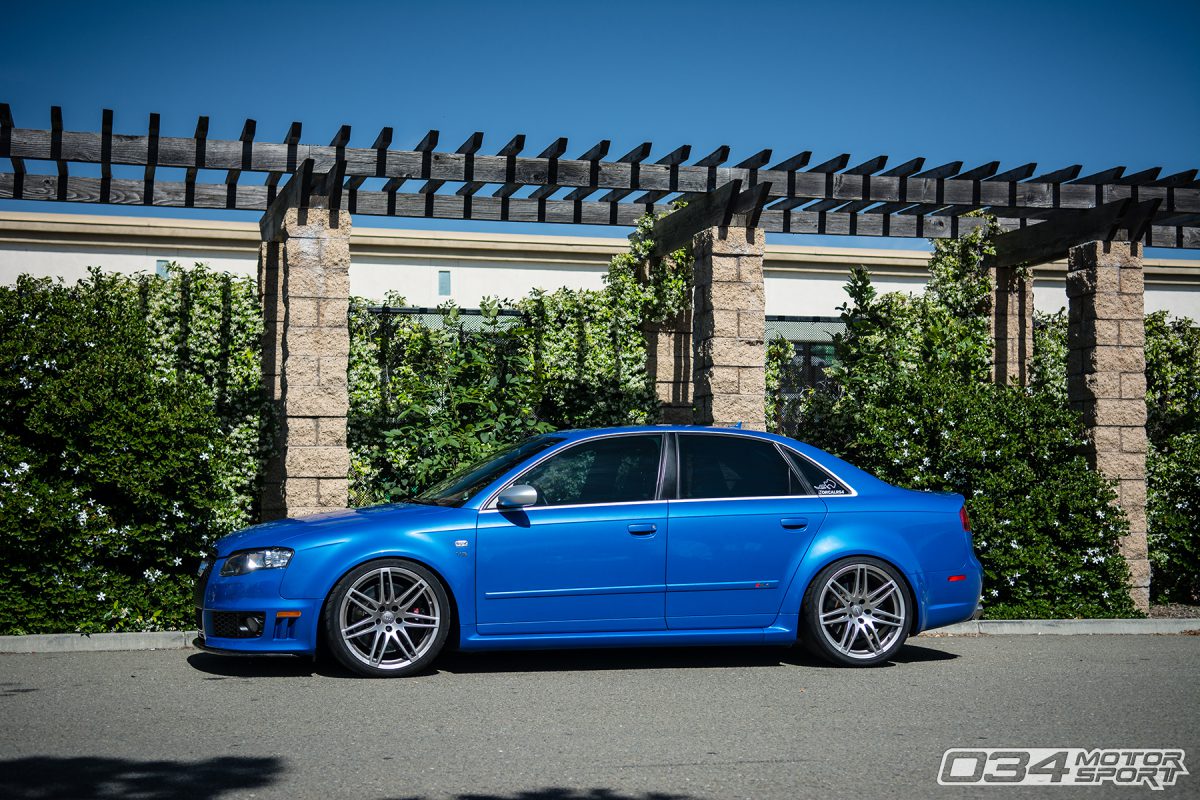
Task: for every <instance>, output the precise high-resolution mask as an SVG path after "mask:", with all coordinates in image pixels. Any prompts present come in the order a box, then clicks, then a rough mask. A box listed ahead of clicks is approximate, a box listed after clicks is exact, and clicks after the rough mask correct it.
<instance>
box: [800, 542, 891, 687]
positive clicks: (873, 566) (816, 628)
mask: <svg viewBox="0 0 1200 800" xmlns="http://www.w3.org/2000/svg"><path fill="white" fill-rule="evenodd" d="M912 613H913V609H912V604H911V602H910V601H909V596H908V591H907V583H906V582H905V580H904V577H903V576H902V575H901V574H900V572H899V571H898V570H897V569H896V568H895V567H893V566H892V565H891V564H888V563H887V562H885V561H880V560H879V559H877V558H871V557H869V556H855V557H852V558H845V559H842V560H840V561H835V562H834V563H832V564H830V565H829V566H827V567H825V569H823V570H821V571H820V572H819V573H817V576H816V577H815V578H814V579H813V581H812V583H811V584H809V587H808V591H807V592H805V594H804V604H803V605H802V606H801V608H800V624H801V628H802V630H803V632H804V641H805V644H806V645H807V646H808V649H809V650H810V651H812V652H813V653H814V654H815V655H817V656H820V657H821V658H823V659H825V660H826V661H832V662H833V663H835V664H840V665H843V666H854V667H863V666H870V665H872V664H879V663H881V662H884V661H887V660H888V659H890V658H891V657H892V656H894V655H895V654H896V652H897V651H898V650H899V649H900V647H901V646H902V645H903V644H904V640H905V639H906V638H907V637H908V631H909V628H910V627H911V626H912V616H911V615H912Z"/></svg>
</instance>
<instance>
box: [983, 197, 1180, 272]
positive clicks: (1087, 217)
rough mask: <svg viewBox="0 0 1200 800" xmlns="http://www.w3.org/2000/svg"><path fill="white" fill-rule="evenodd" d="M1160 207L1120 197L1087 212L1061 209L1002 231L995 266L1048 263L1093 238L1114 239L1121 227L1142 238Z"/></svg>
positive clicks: (1154, 202)
mask: <svg viewBox="0 0 1200 800" xmlns="http://www.w3.org/2000/svg"><path fill="white" fill-rule="evenodd" d="M1157 208H1158V201H1156V200H1150V201H1147V202H1145V203H1134V202H1133V201H1132V200H1119V201H1116V202H1113V203H1107V204H1105V205H1103V206H1101V207H1100V208H1093V209H1088V210H1086V211H1078V210H1066V211H1059V212H1057V213H1056V214H1055V215H1054V216H1053V217H1050V218H1049V219H1047V220H1046V221H1045V222H1040V223H1038V224H1036V225H1030V226H1028V227H1025V228H1020V229H1019V230H1015V231H1011V232H1009V233H1005V234H1001V235H1000V236H997V237H996V240H995V248H996V253H995V255H993V256H991V257H990V258H989V261H990V263H991V264H992V265H994V266H995V267H998V268H1000V267H1011V266H1014V265H1016V264H1031V265H1037V264H1046V263H1048V262H1050V261H1054V260H1056V259H1059V258H1062V257H1064V256H1065V255H1067V252H1068V251H1069V250H1070V249H1071V248H1072V247H1074V246H1076V245H1079V244H1083V243H1084V242H1092V241H1111V240H1112V239H1113V237H1114V236H1115V235H1116V232H1117V230H1118V229H1119V228H1122V227H1124V228H1126V229H1128V230H1129V231H1130V234H1131V235H1134V236H1136V237H1137V238H1141V235H1143V234H1144V233H1145V226H1146V224H1148V222H1149V219H1150V217H1151V216H1152V215H1153V214H1154V212H1155V211H1156V210H1157Z"/></svg>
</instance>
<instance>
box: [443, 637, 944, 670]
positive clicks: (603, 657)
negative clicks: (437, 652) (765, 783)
mask: <svg viewBox="0 0 1200 800" xmlns="http://www.w3.org/2000/svg"><path fill="white" fill-rule="evenodd" d="M955 658H958V656H957V655H955V654H954V653H947V652H944V651H942V650H934V649H931V648H928V647H920V646H917V645H910V644H906V645H904V646H903V647H902V648H900V652H899V653H897V654H896V657H895V658H894V659H892V660H891V661H888V662H886V663H884V664H881V665H879V666H880V667H890V666H894V665H896V664H915V663H922V662H928V661H947V660H951V659H955ZM436 666H437V668H438V669H440V670H443V671H445V672H453V673H456V674H461V673H487V672H573V671H587V670H623V669H722V668H745V667H781V666H795V667H806V668H812V669H843V667H838V666H835V665H832V664H830V663H828V662H827V661H823V660H821V659H819V658H817V657H816V656H813V655H811V654H810V653H809V652H808V651H807V650H805V649H804V648H802V647H743V648H739V647H661V648H659V647H654V648H617V649H608V648H605V649H593V650H524V651H521V650H514V651H506V652H502V653H462V652H456V653H447V654H446V655H444V656H442V657H441V658H440V659H438V662H437V664H436Z"/></svg>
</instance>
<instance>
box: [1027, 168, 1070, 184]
mask: <svg viewBox="0 0 1200 800" xmlns="http://www.w3.org/2000/svg"><path fill="white" fill-rule="evenodd" d="M1081 170H1083V165H1082V164H1072V165H1071V166H1069V167H1063V168H1062V169H1056V170H1054V171H1053V172H1047V173H1046V174H1044V175H1039V176H1037V177H1036V178H1034V179H1033V180H1032V181H1030V183H1067V182H1068V181H1073V180H1075V178H1077V177H1079V173H1080V171H1081Z"/></svg>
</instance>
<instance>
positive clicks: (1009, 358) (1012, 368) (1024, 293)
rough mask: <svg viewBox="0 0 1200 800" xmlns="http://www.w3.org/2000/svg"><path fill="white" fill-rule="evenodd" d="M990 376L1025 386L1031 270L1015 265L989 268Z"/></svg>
mask: <svg viewBox="0 0 1200 800" xmlns="http://www.w3.org/2000/svg"><path fill="white" fill-rule="evenodd" d="M989 271H990V273H991V274H990V275H989V277H990V278H991V279H992V286H993V289H992V308H991V314H990V315H989V316H988V323H989V327H990V328H991V332H992V356H993V357H992V380H993V381H995V382H996V383H999V384H1001V385H1005V386H1027V385H1028V384H1029V368H1030V366H1031V364H1032V363H1033V272H1032V270H1031V269H1029V268H1026V269H1025V270H1024V273H1025V274H1024V275H1022V274H1021V273H1022V270H1020V269H1019V268H1017V267H1000V268H993V269H991V270H989Z"/></svg>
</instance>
